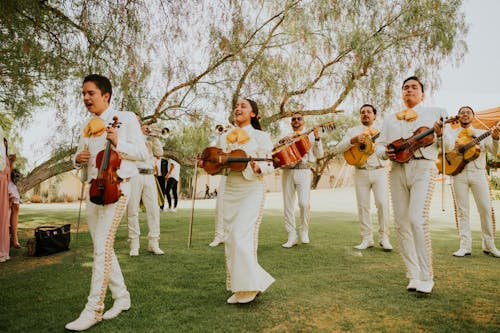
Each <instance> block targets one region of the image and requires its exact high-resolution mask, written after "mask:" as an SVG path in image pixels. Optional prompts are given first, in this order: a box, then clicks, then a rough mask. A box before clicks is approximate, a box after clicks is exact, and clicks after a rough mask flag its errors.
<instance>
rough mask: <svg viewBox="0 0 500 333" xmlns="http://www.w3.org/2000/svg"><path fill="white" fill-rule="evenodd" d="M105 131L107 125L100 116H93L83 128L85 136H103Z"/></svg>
mask: <svg viewBox="0 0 500 333" xmlns="http://www.w3.org/2000/svg"><path fill="white" fill-rule="evenodd" d="M105 131H106V125H105V124H104V121H103V120H102V119H101V118H99V117H92V118H91V119H90V120H89V122H88V123H87V126H85V128H84V129H83V136H84V137H86V138H90V137H93V136H101V134H102V133H104V132H105Z"/></svg>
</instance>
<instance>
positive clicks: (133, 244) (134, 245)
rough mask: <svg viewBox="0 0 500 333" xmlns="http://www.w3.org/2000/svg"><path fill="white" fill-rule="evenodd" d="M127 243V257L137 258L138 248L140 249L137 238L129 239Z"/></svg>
mask: <svg viewBox="0 0 500 333" xmlns="http://www.w3.org/2000/svg"><path fill="white" fill-rule="evenodd" d="M129 242H130V252H129V255H130V256H131V257H137V256H138V255H139V247H140V242H139V238H136V239H130V240H129Z"/></svg>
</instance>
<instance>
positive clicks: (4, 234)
mask: <svg viewBox="0 0 500 333" xmlns="http://www.w3.org/2000/svg"><path fill="white" fill-rule="evenodd" d="M0 140H1V143H0V263H2V262H6V261H7V260H9V259H10V236H9V224H10V221H9V181H10V162H9V158H8V156H7V140H6V139H5V137H4V134H3V129H2V128H1V127H0Z"/></svg>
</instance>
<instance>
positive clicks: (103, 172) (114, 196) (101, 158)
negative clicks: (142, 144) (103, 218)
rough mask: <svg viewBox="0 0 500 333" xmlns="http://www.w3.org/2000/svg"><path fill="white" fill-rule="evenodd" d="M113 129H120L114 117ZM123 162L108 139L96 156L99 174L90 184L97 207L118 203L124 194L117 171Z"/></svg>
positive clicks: (92, 197) (90, 194)
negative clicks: (104, 146)
mask: <svg viewBox="0 0 500 333" xmlns="http://www.w3.org/2000/svg"><path fill="white" fill-rule="evenodd" d="M110 126H111V127H115V128H116V127H120V122H118V117H117V116H114V117H113V123H112V124H111V125H110ZM121 162H122V160H121V157H120V154H119V153H118V152H116V151H114V150H112V149H111V140H109V139H107V142H106V148H105V149H103V150H101V151H100V152H99V153H98V154H97V156H96V166H97V168H99V173H98V175H97V178H96V179H93V180H92V182H91V183H90V190H89V197H90V201H91V202H93V203H95V204H96V205H108V204H112V203H115V202H117V201H118V199H119V198H120V196H121V195H122V192H121V190H120V178H119V177H118V175H117V173H116V172H117V171H118V169H119V168H120V164H121Z"/></svg>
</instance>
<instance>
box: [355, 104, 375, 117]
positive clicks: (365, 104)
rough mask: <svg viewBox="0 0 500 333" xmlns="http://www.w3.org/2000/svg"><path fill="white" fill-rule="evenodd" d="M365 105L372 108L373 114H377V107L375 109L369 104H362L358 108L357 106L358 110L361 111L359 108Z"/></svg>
mask: <svg viewBox="0 0 500 333" xmlns="http://www.w3.org/2000/svg"><path fill="white" fill-rule="evenodd" d="M365 106H368V107H371V108H372V111H373V114H375V115H376V114H377V109H375V107H374V106H373V105H371V104H363V105H362V106H361V107H360V108H359V111H360V112H361V109H362V108H364V107H365Z"/></svg>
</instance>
